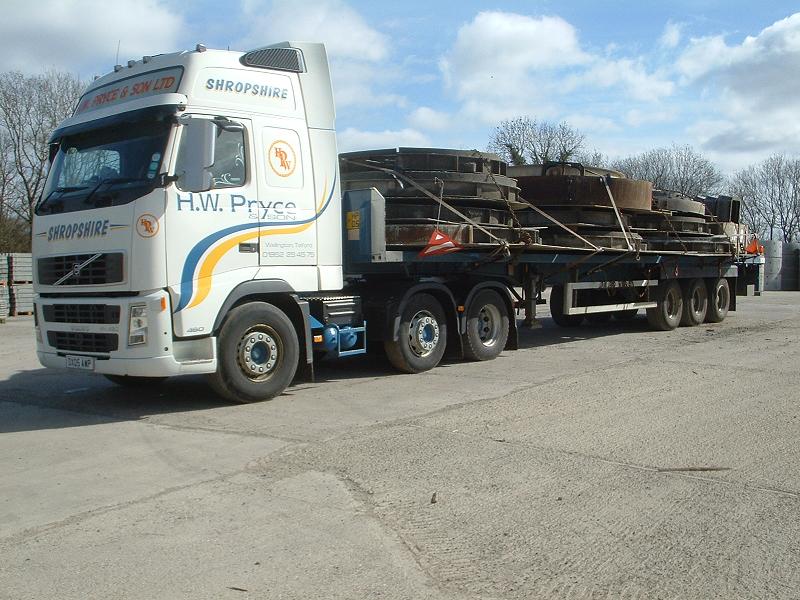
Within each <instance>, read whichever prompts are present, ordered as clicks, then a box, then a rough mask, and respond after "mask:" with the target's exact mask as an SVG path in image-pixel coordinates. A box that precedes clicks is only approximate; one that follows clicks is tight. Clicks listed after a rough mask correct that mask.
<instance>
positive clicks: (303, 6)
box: [242, 0, 389, 62]
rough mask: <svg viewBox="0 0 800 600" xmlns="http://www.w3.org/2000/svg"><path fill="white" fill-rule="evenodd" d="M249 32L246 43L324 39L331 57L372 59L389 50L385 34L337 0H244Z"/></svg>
mask: <svg viewBox="0 0 800 600" xmlns="http://www.w3.org/2000/svg"><path fill="white" fill-rule="evenodd" d="M242 8H243V11H244V13H245V16H246V18H247V22H248V24H249V32H248V33H247V35H246V37H245V38H244V39H243V40H242V42H243V43H244V44H246V45H247V46H249V47H256V46H263V45H264V44H265V43H271V42H274V41H277V40H278V39H281V40H283V39H285V40H292V41H300V40H310V41H314V42H323V43H324V44H325V47H326V48H327V50H328V54H329V56H330V57H332V58H348V59H355V60H359V61H368V62H374V61H379V60H383V59H385V58H386V57H387V55H388V53H389V45H388V42H387V39H386V37H385V36H384V35H383V34H382V33H380V32H378V31H377V30H375V29H374V28H373V27H370V26H369V25H368V24H367V22H366V21H365V20H364V18H363V17H362V16H361V15H360V14H358V13H357V12H356V11H354V10H353V9H352V8H350V6H348V5H347V4H345V3H344V2H342V1H340V0H306V1H304V2H287V1H281V0H275V1H273V2H264V1H262V0H244V1H243V4H242Z"/></svg>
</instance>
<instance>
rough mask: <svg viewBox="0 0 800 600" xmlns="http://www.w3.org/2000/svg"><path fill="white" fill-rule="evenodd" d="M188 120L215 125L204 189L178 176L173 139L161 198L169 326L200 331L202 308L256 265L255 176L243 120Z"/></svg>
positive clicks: (249, 137) (180, 147)
mask: <svg viewBox="0 0 800 600" xmlns="http://www.w3.org/2000/svg"><path fill="white" fill-rule="evenodd" d="M191 118H199V119H212V120H214V121H215V122H218V128H217V133H216V142H215V147H214V161H213V165H212V167H211V189H210V190H207V191H202V192H196V191H192V190H190V189H188V186H187V185H186V184H185V183H184V182H183V181H182V179H181V173H182V172H184V170H185V169H184V167H183V166H182V156H189V155H190V152H188V151H186V149H185V148H184V146H185V144H183V143H182V140H179V141H178V151H177V156H176V162H175V175H176V176H177V177H178V179H177V181H176V182H175V184H174V186H172V187H171V189H170V191H169V195H168V202H167V227H168V228H169V230H170V234H169V240H170V241H169V244H168V245H167V263H168V277H169V283H170V287H171V289H172V290H173V293H174V294H175V296H177V302H176V304H175V307H176V308H175V312H176V318H177V320H176V324H177V325H181V326H182V327H178V329H179V330H180V329H183V330H184V332H187V331H189V332H190V333H205V329H206V328H207V323H205V322H204V321H207V319H204V318H203V316H204V313H206V312H209V311H211V312H213V310H214V309H216V308H217V307H219V305H220V304H221V303H222V302H223V301H224V299H225V297H226V296H227V294H228V293H229V292H230V290H231V289H232V288H233V287H235V285H236V284H237V283H238V282H241V281H244V280H247V279H250V278H252V277H253V276H254V275H255V273H256V272H257V270H258V268H259V259H258V238H259V222H258V216H257V213H256V211H255V209H254V205H255V203H256V201H257V197H258V195H257V190H258V181H257V176H256V173H255V169H254V168H253V161H252V157H253V155H254V152H255V143H254V135H253V126H252V122H251V121H250V120H249V119H242V118H237V117H229V118H228V117H219V116H211V115H192V116H191ZM181 138H184V136H183V133H181ZM206 309H208V310H206ZM201 323H202V325H201ZM190 330H191V331H190Z"/></svg>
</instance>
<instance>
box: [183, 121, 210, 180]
mask: <svg viewBox="0 0 800 600" xmlns="http://www.w3.org/2000/svg"><path fill="white" fill-rule="evenodd" d="M182 125H183V126H184V128H185V129H184V130H183V135H182V137H181V148H180V153H181V160H180V163H181V166H182V167H183V173H176V175H178V176H179V177H180V179H181V186H180V187H181V188H182V189H184V190H186V191H189V192H205V191H208V190H210V189H211V186H212V181H211V167H212V166H213V165H214V150H215V149H216V145H217V125H216V123H214V121H211V120H209V119H197V118H187V119H186V120H183V121H182Z"/></svg>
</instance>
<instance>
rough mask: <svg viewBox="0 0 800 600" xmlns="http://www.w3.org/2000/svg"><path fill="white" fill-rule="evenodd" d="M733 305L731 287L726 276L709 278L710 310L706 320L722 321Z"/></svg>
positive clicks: (712, 321) (710, 321) (709, 321)
mask: <svg viewBox="0 0 800 600" xmlns="http://www.w3.org/2000/svg"><path fill="white" fill-rule="evenodd" d="M730 306H731V288H730V286H729V285H728V280H727V279H725V278H724V277H721V278H719V279H709V280H708V311H707V312H706V322H708V323H720V322H721V321H722V320H723V319H724V318H725V317H726V316H728V309H729V308H730Z"/></svg>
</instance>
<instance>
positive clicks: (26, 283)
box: [0, 252, 33, 317]
mask: <svg viewBox="0 0 800 600" xmlns="http://www.w3.org/2000/svg"><path fill="white" fill-rule="evenodd" d="M0 280H3V281H4V282H5V285H3V286H2V287H0V292H1V295H2V301H0V316H2V315H3V312H4V308H5V314H7V315H10V316H12V317H14V316H18V315H31V314H33V258H32V256H31V254H30V253H25V252H13V253H10V254H3V255H0Z"/></svg>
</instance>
